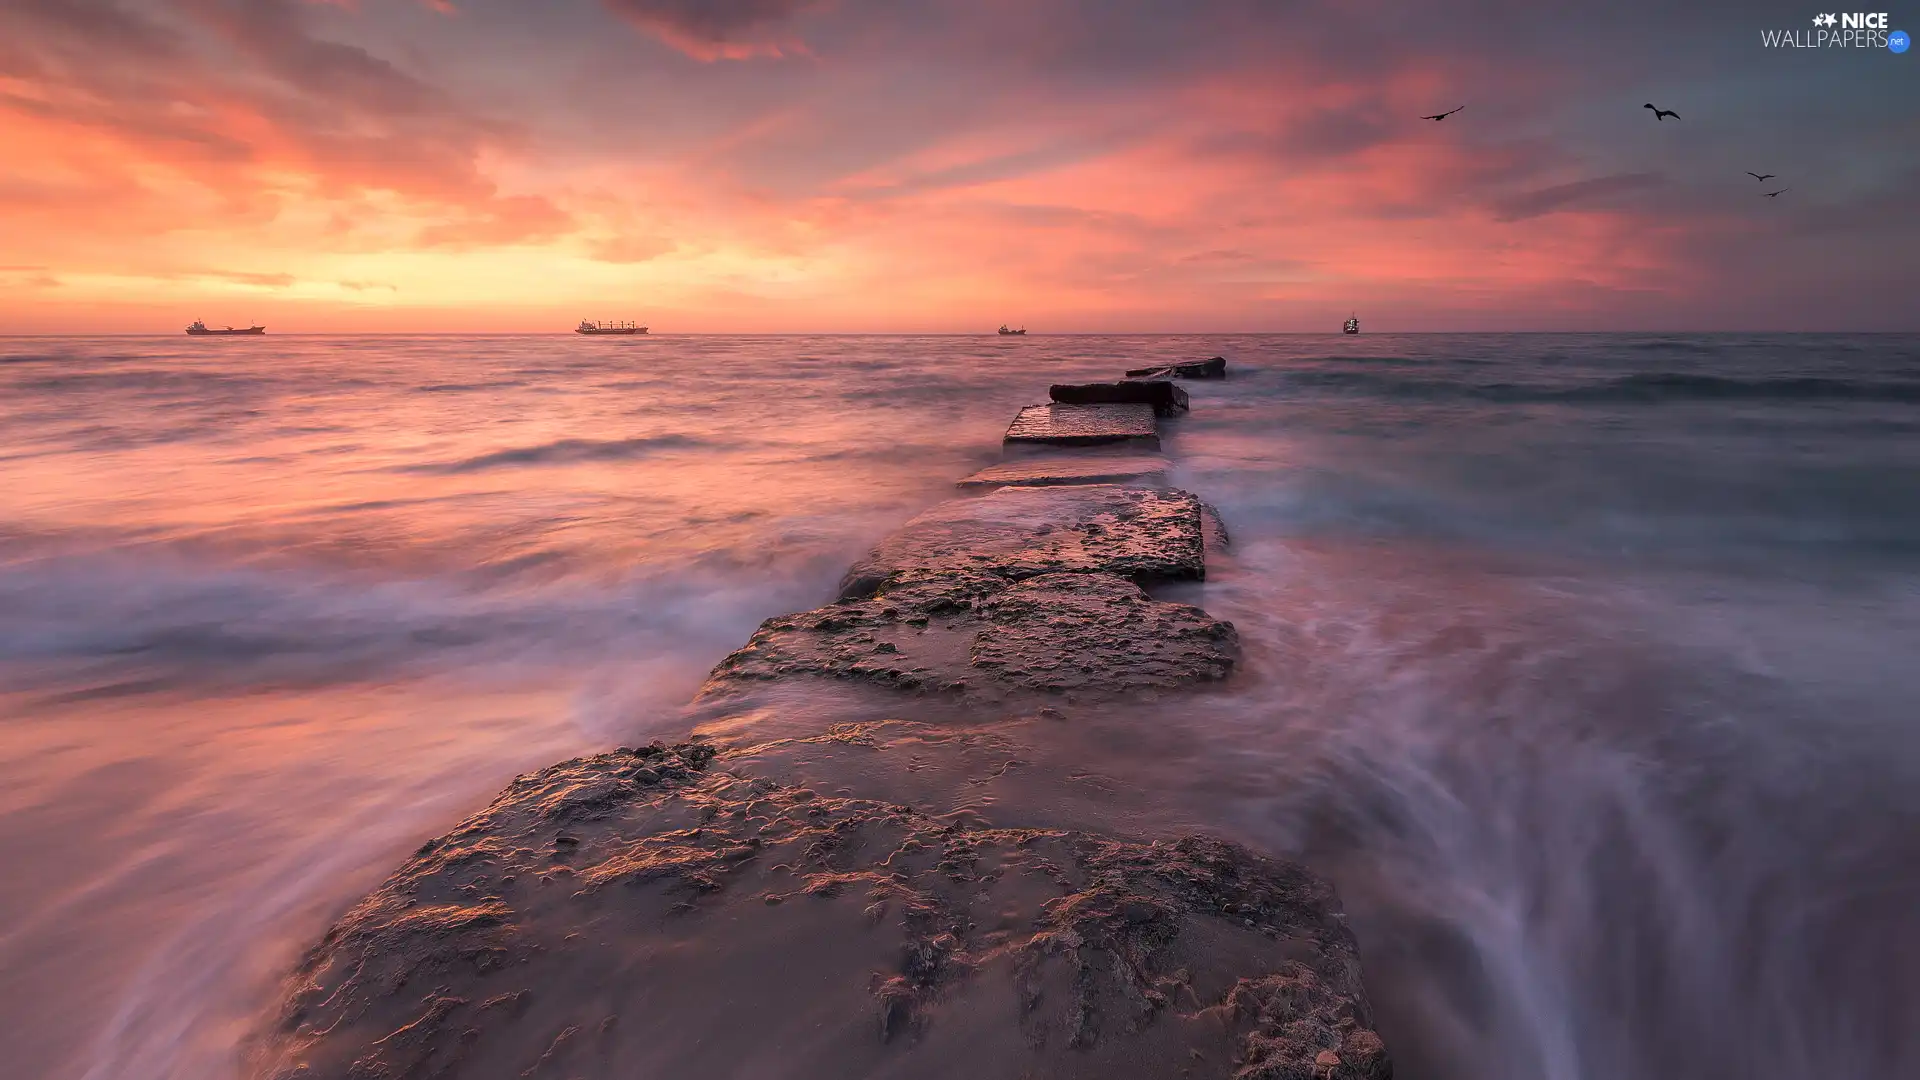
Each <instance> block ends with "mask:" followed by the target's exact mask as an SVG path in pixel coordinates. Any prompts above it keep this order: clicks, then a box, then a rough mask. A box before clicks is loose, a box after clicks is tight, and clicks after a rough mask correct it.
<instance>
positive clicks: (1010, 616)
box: [702, 571, 1240, 700]
mask: <svg viewBox="0 0 1920 1080" xmlns="http://www.w3.org/2000/svg"><path fill="white" fill-rule="evenodd" d="M1239 651H1240V642H1239V636H1238V635H1237V634H1236V633H1235V632H1234V629H1233V624H1231V623H1228V622H1224V621H1222V620H1219V619H1215V618H1213V617H1211V616H1209V615H1208V614H1207V613H1206V612H1204V611H1202V610H1200V609H1199V608H1197V607H1190V606H1188V605H1186V604H1170V603H1162V602H1159V601H1155V600H1151V599H1149V598H1148V596H1147V594H1146V593H1145V592H1144V591H1142V590H1141V588H1140V587H1139V586H1138V585H1135V584H1133V583H1132V582H1130V581H1127V580H1126V579H1124V578H1120V577H1115V576H1114V575H1112V574H1073V573H1061V574H1043V575H1041V576H1040V577H1036V578H1029V579H1028V580H1026V581H1021V582H1009V581H1007V580H1006V579H1005V578H999V577H994V576H992V575H986V574H973V573H969V572H966V571H953V572H947V571H936V572H933V573H930V574H925V575H917V576H912V577H909V578H906V579H896V580H894V581H891V582H889V583H888V585H887V586H886V587H884V588H883V589H882V591H881V592H880V594H879V595H878V596H875V597H874V598H872V599H869V600H855V601H848V602H843V603H839V604H833V605H829V606H828V607H824V608H819V609H817V610H814V611H806V612H801V613H800V614H797V615H783V616H780V617H779V618H774V619H768V620H767V621H766V622H764V623H762V624H760V629H759V630H758V631H756V632H755V633H754V635H753V638H752V639H751V640H750V641H748V642H747V644H746V645H745V646H744V647H742V648H740V649H739V650H737V651H735V652H734V653H733V654H732V655H730V656H728V657H727V658H726V659H725V660H722V661H721V662H720V663H719V664H718V665H716V666H715V667H714V669H713V673H712V675H711V676H710V678H709V679H708V682H707V686H706V688H705V689H704V690H703V691H702V697H703V698H706V697H710V696H712V695H714V694H717V693H722V692H725V691H728V690H733V689H743V688H747V687H750V686H751V685H752V684H755V683H767V682H772V681H775V680H779V679H786V678H790V677H794V676H812V677H815V678H829V679H846V680H854V681H858V682H864V683H870V684H873V685H876V686H885V687H890V688H893V689H899V690H915V691H935V692H944V693H964V694H966V695H968V696H969V697H972V698H979V699H986V700H1001V699H1004V698H1006V697H1008V696H1009V695H1014V694H1023V693H1024V694H1048V693H1068V694H1074V695H1076V696H1078V697H1081V698H1087V697H1112V696H1114V695H1124V694H1130V693H1135V692H1138V691H1145V690H1170V689H1173V688H1176V687H1180V686H1185V685H1189V684H1194V683H1203V682H1211V681H1214V680H1218V679H1224V678H1226V677H1227V676H1228V675H1229V674H1231V673H1232V671H1233V667H1234V663H1235V661H1236V660H1237V659H1238V657H1239Z"/></svg>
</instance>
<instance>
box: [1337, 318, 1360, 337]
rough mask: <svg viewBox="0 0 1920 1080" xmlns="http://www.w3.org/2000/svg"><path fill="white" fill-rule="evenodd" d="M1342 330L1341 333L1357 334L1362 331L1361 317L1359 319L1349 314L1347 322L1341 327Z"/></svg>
mask: <svg viewBox="0 0 1920 1080" xmlns="http://www.w3.org/2000/svg"><path fill="white" fill-rule="evenodd" d="M1340 332H1341V333H1343V334H1357V333H1359V332H1360V320H1359V319H1357V318H1355V317H1353V316H1351V315H1349V316H1347V321H1346V323H1345V324H1343V325H1342V326H1341V327H1340Z"/></svg>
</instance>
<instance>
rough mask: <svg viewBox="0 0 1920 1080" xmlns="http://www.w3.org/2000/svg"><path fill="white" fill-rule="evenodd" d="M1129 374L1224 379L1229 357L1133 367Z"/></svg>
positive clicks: (1164, 377)
mask: <svg viewBox="0 0 1920 1080" xmlns="http://www.w3.org/2000/svg"><path fill="white" fill-rule="evenodd" d="M1127 374H1128V375H1129V376H1131V377H1134V378H1155V379H1224V378H1226V377H1227V358H1226V357H1224V356H1216V357H1213V358H1212V359H1210V360H1194V361H1192V362H1190V363H1184V364H1161V365H1160V366H1158V367H1143V368H1133V369H1131V370H1130V371H1128V372H1127Z"/></svg>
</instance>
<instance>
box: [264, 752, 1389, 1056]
mask: <svg viewBox="0 0 1920 1080" xmlns="http://www.w3.org/2000/svg"><path fill="white" fill-rule="evenodd" d="M710 754H711V751H710V750H709V749H708V748H706V747H705V746H702V745H698V744H682V745H680V746H676V747H670V748H669V747H660V746H654V747H646V748H642V749H639V750H621V751H616V752H614V753H608V754H600V755H596V756H593V757H589V758H582V759H576V760H573V761H568V762H562V763H561V764H559V765H555V766H553V767H551V768H548V769H545V770H542V771H541V772H539V773H537V774H533V775H529V776H523V777H521V778H519V779H518V780H515V781H514V783H513V785H512V786H511V787H509V788H508V789H507V790H506V791H505V792H504V793H503V794H502V795H501V796H500V797H499V798H498V799H496V800H495V801H494V803H493V804H492V805H491V806H489V807H488V808H487V809H486V810H485V811H483V812H482V813H480V814H478V815H476V816H474V817H472V818H470V819H468V820H467V821H465V822H463V823H462V824H461V825H459V826H458V827H457V828H455V829H454V830H453V831H452V832H450V833H448V834H447V835H446V836H443V837H441V838H439V839H436V840H433V841H429V842H428V843H427V844H425V845H424V846H422V847H421V848H420V850H419V851H418V852H416V853H415V855H414V856H413V858H412V859H410V860H409V861H408V862H407V864H406V865H405V866H403V867H401V869H400V870H399V871H397V872H396V873H395V874H394V875H393V876H392V877H391V878H389V879H388V880H387V881H386V882H385V883H384V884H382V885H381V886H380V887H379V888H378V889H376V890H375V891H374V892H373V893H372V894H371V895H370V896H368V897H367V898H366V899H364V900H362V901H361V902H360V903H359V904H357V905H356V906H354V907H353V909H352V910H350V911H349V912H347V914H346V915H345V916H344V917H343V918H342V919H341V920H340V922H339V923H338V924H336V925H335V926H334V927H333V928H332V929H331V930H330V931H328V933H327V935H326V937H325V938H324V939H323V940H322V941H321V942H320V944H319V945H318V946H317V947H315V948H314V949H313V950H312V951H311V952H309V953H308V954H307V956H306V958H305V960H304V962H303V963H302V964H301V966H300V968H299V970H298V972H297V973H296V974H295V976H294V978H292V979H291V980H290V981H289V983H288V985H287V986H286V988H285V992H284V995H283V998H282V1004H281V1008H280V1009H279V1010H278V1013H277V1015H276V1017H275V1019H274V1020H273V1021H272V1022H271V1025H270V1027H269V1028H268V1030H266V1031H264V1032H262V1033H261V1036H260V1038H258V1039H257V1040H256V1041H255V1042H254V1043H253V1047H254V1053H253V1056H252V1061H251V1062H250V1064H251V1070H250V1071H251V1074H252V1075H253V1076H255V1077H260V1078H272V1080H293V1078H296V1077H298V1078H300V1080H359V1078H364V1077H396V1078H397V1077H409V1076H420V1077H426V1076H454V1075H458V1076H460V1077H462V1078H465V1080H518V1078H521V1077H544V1076H581V1077H610V1076H766V1075H781V1076H823V1077H824V1076H862V1077H881V1078H898V1080H906V1078H908V1077H916V1078H919V1077H924V1078H930V1080H949V1078H951V1080H961V1078H965V1080H973V1078H976V1077H983V1076H994V1077H999V1076H1006V1077H1012V1076H1048V1077H1063V1078H1089V1080H1090V1078H1094V1077H1101V1078H1112V1080H1135V1078H1139V1080H1145V1078H1148V1077H1153V1078H1156V1080H1157V1078H1164V1077H1172V1076H1186V1077H1195V1078H1220V1080H1225V1078H1228V1077H1235V1078H1254V1077H1303V1078H1304V1077H1315V1078H1322V1077H1324V1078H1329V1080H1385V1078H1387V1077H1389V1076H1390V1075H1391V1065H1390V1062H1389V1060H1388V1057H1387V1054H1386V1050H1385V1047H1384V1045H1383V1044H1382V1042H1381V1040H1380V1038H1379V1036H1378V1035H1376V1034H1375V1033H1374V1032H1373V1031H1372V1030H1371V1028H1372V1022H1371V1019H1370V1016H1369V1008H1368V1004H1367V1001H1366V997H1365V994H1364V991H1363V989H1362V987H1361V984H1360V978H1359V963H1358V957H1357V952H1356V949H1355V946H1354V942H1353V939H1352V935H1351V934H1350V933H1349V932H1348V931H1347V930H1346V928H1345V926H1344V924H1343V922H1342V920H1341V917H1340V915H1339V914H1338V910H1337V900H1336V898H1335V896H1334V894H1333V890H1332V889H1331V888H1330V887H1329V886H1328V885H1326V884H1325V883H1324V882H1322V881H1320V880H1319V879H1317V878H1315V877H1313V876H1312V875H1310V874H1309V873H1308V872H1307V871H1305V870H1304V869H1302V868H1301V867H1299V866H1296V865H1293V864H1289V863H1283V862H1277V861H1273V860H1269V859H1265V858H1262V857H1260V856H1257V855H1254V854H1253V853H1251V852H1248V851H1247V850H1245V849H1243V848H1240V847H1237V846H1235V845H1232V844H1228V843H1224V842H1221V841H1218V840H1211V839H1205V838H1198V837H1190V838H1184V839H1178V840H1171V841H1159V842H1153V843H1141V842H1129V841H1126V840H1119V839H1113V838H1109V837H1105V836H1101V835H1097V834H1092V833H1085V832H1076V831H1070V830H1062V829H1039V828H1027V829H996V828H990V827H987V826H985V825H984V824H979V823H972V822H968V821H966V820H956V819H954V818H934V817H929V816H927V815H925V814H922V813H919V812H916V811H915V810H913V809H910V808H908V807H906V806H902V805H889V804H885V803H882V802H877V801H874V800H868V799H859V798H844V797H838V796H833V795H827V794H822V793H817V792H815V791H812V790H809V789H806V788H799V787H792V786H786V785H782V784H778V783H775V782H773V781H770V780H766V779H752V778H748V777H745V776H741V775H737V774H734V773H730V772H728V771H726V770H725V768H724V767H723V764H722V765H720V766H717V765H712V764H710V763H709V761H708V758H709V756H710Z"/></svg>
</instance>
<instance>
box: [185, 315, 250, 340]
mask: <svg viewBox="0 0 1920 1080" xmlns="http://www.w3.org/2000/svg"><path fill="white" fill-rule="evenodd" d="M266 332H267V328H266V327H264V326H248V327H244V328H236V327H232V326H229V327H227V328H226V329H224V330H215V329H213V328H212V327H209V326H208V325H207V324H206V323H204V322H202V321H200V320H199V319H195V320H193V321H192V322H191V323H188V324H187V333H188V334H189V335H191V336H193V337H226V336H228V335H230V334H241V335H245V334H254V335H258V334H264V333H266Z"/></svg>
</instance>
